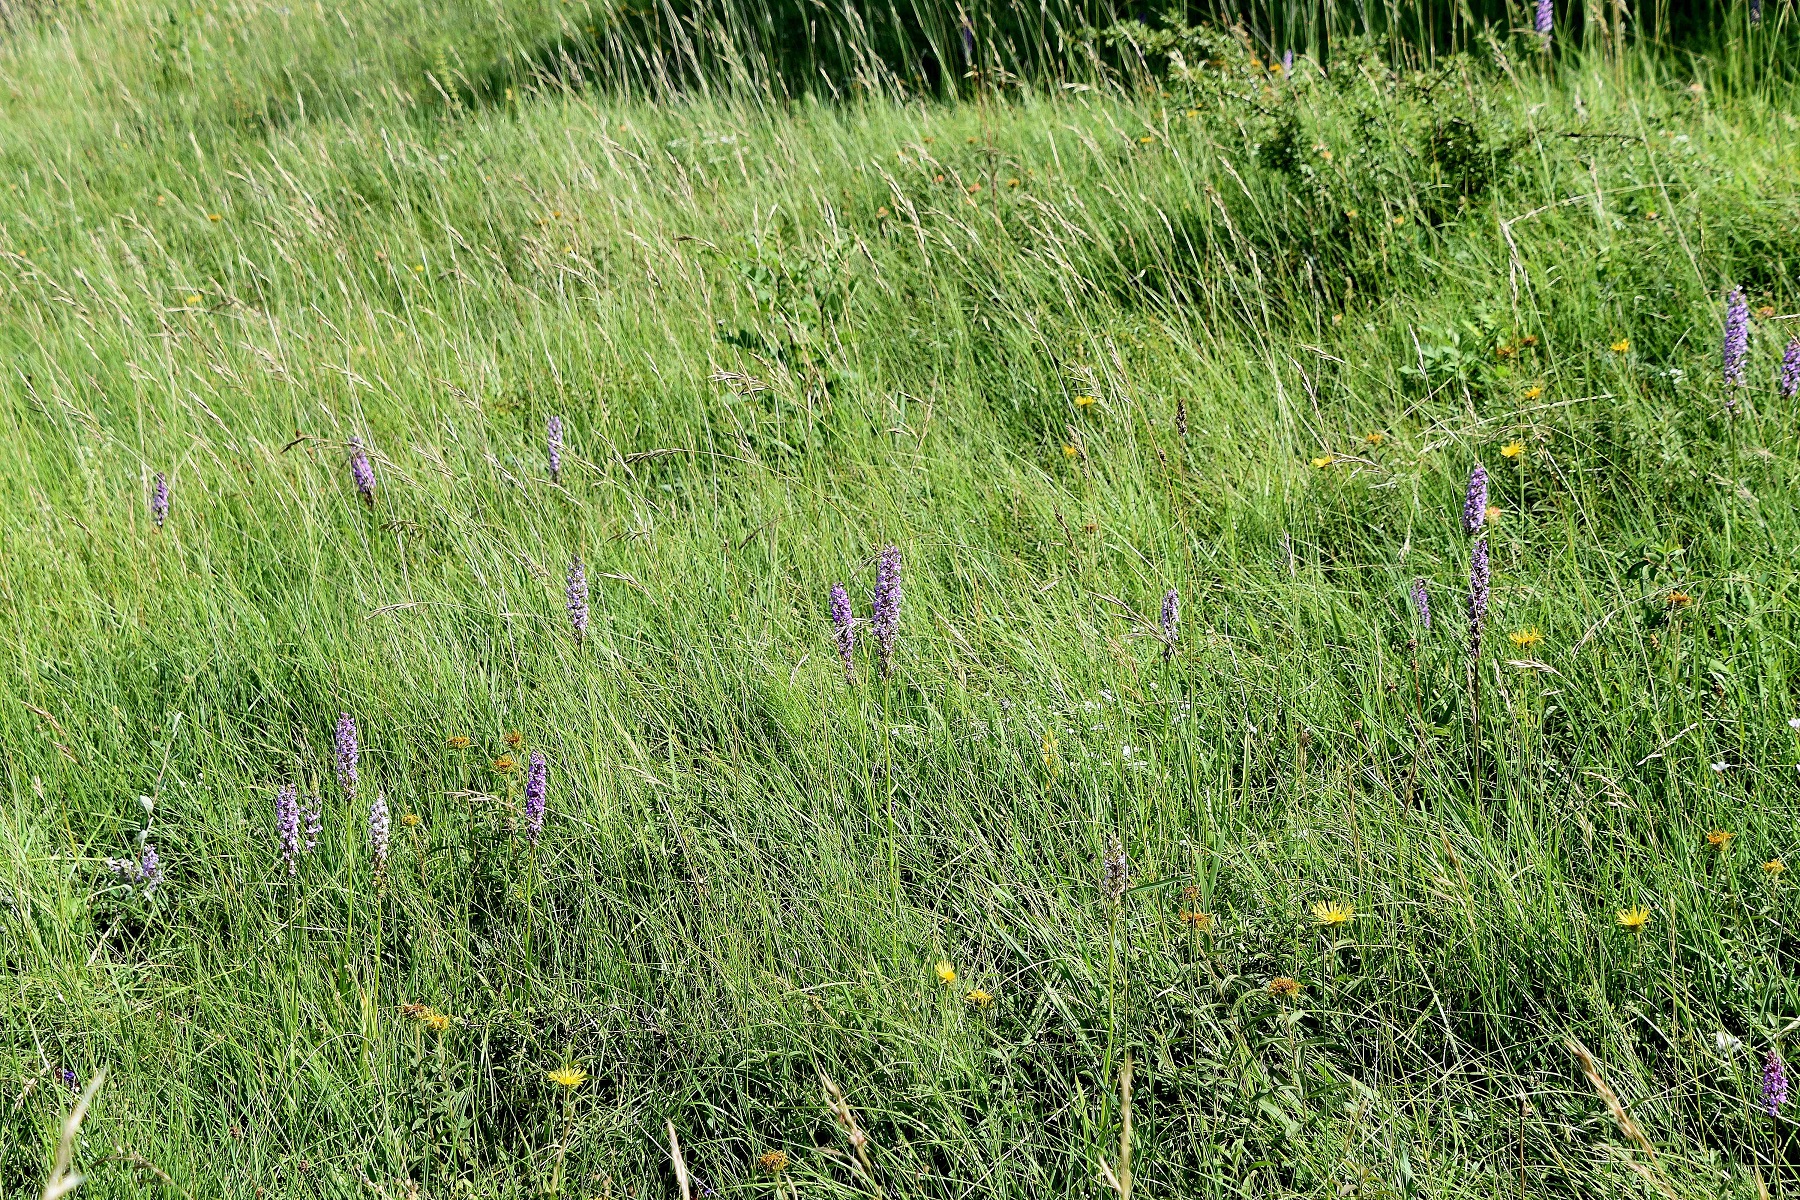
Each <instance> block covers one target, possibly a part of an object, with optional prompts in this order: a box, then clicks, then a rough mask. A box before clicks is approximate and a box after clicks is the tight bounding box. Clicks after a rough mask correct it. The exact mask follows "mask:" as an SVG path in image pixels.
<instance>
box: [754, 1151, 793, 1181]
mask: <svg viewBox="0 0 1800 1200" xmlns="http://www.w3.org/2000/svg"><path fill="white" fill-rule="evenodd" d="M787 1164H788V1157H787V1151H786V1150H764V1151H763V1152H762V1153H761V1154H759V1155H757V1156H756V1165H757V1166H759V1167H761V1168H762V1169H763V1170H765V1171H767V1172H769V1173H770V1174H771V1175H779V1174H781V1173H782V1172H783V1171H785V1170H787Z"/></svg>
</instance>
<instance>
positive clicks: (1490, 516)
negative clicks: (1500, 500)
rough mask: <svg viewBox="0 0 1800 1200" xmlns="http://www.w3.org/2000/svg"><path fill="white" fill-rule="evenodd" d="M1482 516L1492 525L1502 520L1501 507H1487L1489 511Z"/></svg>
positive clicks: (1494, 505)
mask: <svg viewBox="0 0 1800 1200" xmlns="http://www.w3.org/2000/svg"><path fill="white" fill-rule="evenodd" d="M1482 515H1483V516H1485V517H1486V518H1487V520H1488V524H1490V525H1492V524H1493V523H1494V522H1496V521H1498V520H1499V519H1500V506H1499V505H1498V504H1490V505H1488V506H1487V511H1486V512H1485V513H1483V514H1482Z"/></svg>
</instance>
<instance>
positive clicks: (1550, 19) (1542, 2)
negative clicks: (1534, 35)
mask: <svg viewBox="0 0 1800 1200" xmlns="http://www.w3.org/2000/svg"><path fill="white" fill-rule="evenodd" d="M1536 28H1537V31H1538V32H1539V33H1540V34H1542V35H1543V36H1545V37H1549V36H1550V31H1551V30H1552V29H1554V28H1556V9H1555V7H1554V5H1553V4H1552V0H1538V3H1537V22H1536Z"/></svg>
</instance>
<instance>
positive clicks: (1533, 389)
mask: <svg viewBox="0 0 1800 1200" xmlns="http://www.w3.org/2000/svg"><path fill="white" fill-rule="evenodd" d="M1543 394H1544V385H1543V384H1541V383H1534V384H1532V385H1531V386H1530V387H1528V388H1526V389H1525V398H1526V399H1527V400H1536V399H1537V398H1538V397H1539V396H1541V395H1543Z"/></svg>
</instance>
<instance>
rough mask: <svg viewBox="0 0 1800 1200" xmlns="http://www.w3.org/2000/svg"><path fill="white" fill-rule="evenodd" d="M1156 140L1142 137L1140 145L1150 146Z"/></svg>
mask: <svg viewBox="0 0 1800 1200" xmlns="http://www.w3.org/2000/svg"><path fill="white" fill-rule="evenodd" d="M1155 140H1156V139H1155V138H1153V137H1141V138H1139V139H1138V145H1140V146H1148V145H1149V144H1150V143H1151V142H1154V141H1155Z"/></svg>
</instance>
